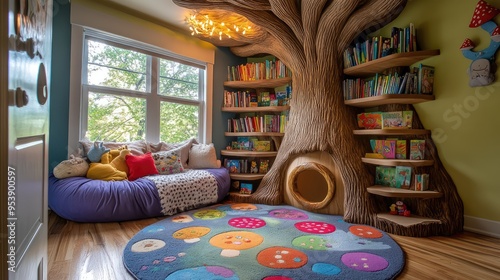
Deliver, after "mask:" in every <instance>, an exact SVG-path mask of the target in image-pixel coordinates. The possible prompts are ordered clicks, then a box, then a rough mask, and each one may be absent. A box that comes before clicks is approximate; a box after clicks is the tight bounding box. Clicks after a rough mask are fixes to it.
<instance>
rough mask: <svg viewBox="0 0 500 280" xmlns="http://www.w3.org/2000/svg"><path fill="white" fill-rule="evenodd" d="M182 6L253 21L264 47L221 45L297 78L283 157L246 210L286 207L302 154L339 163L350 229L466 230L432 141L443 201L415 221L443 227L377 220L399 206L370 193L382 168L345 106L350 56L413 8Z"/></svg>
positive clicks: (211, 2) (260, 1) (220, 1)
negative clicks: (264, 59)
mask: <svg viewBox="0 0 500 280" xmlns="http://www.w3.org/2000/svg"><path fill="white" fill-rule="evenodd" d="M174 3H176V4H177V5H179V6H182V7H185V8H192V9H203V10H210V9H218V10H227V11H231V12H233V13H237V14H240V15H242V16H244V17H246V18H247V19H248V20H250V21H251V22H252V23H253V24H255V25H257V26H259V27H260V30H261V32H264V34H259V36H254V38H259V39H258V40H257V39H254V38H242V39H241V40H240V42H238V43H235V42H234V40H231V41H229V40H221V41H218V44H217V45H219V46H231V51H232V52H233V53H235V54H236V55H239V56H243V57H247V56H252V55H256V54H262V53H267V54H271V55H274V56H275V57H277V58H278V59H280V60H281V61H283V62H284V63H285V64H286V65H287V66H288V67H289V68H290V69H291V71H292V73H293V77H292V81H293V86H292V87H293V93H292V100H291V109H290V116H289V121H288V124H287V128H286V134H285V136H284V137H283V141H282V143H281V146H280V149H279V151H278V155H277V157H276V159H275V161H274V164H273V165H272V167H271V169H270V170H269V172H268V173H267V174H266V176H265V177H264V178H263V179H262V181H261V184H260V186H259V187H258V188H257V190H256V192H255V193H254V194H253V195H252V196H251V197H249V198H243V199H241V200H242V201H241V202H255V203H264V204H280V203H283V192H284V189H283V188H284V187H285V185H286V174H287V167H288V165H289V163H290V162H291V160H293V158H295V157H297V156H300V155H301V154H305V153H309V152H315V151H324V152H327V153H329V154H330V155H331V156H332V159H333V161H334V162H335V164H336V165H337V166H338V168H339V171H340V174H341V176H342V180H343V182H344V186H343V187H344V192H345V202H344V218H345V220H346V221H347V222H352V223H361V224H369V225H373V226H377V227H379V228H381V229H383V230H386V231H388V232H393V233H397V234H402V235H409V236H426V235H436V234H452V233H454V232H457V231H461V230H462V227H463V205H462V201H461V199H460V197H459V196H458V193H457V191H456V188H455V185H454V183H453V181H452V180H451V178H450V176H449V175H448V173H447V172H446V170H445V169H444V167H443V165H442V164H441V162H440V161H439V157H438V154H437V152H436V148H435V145H434V143H433V142H432V139H431V138H430V137H427V139H426V140H427V143H428V149H429V153H430V156H431V158H432V159H434V160H435V165H434V166H433V167H432V168H431V169H432V171H430V177H431V178H432V179H431V180H432V182H433V186H434V187H435V189H436V190H437V191H440V192H442V193H443V197H442V198H440V199H428V200H425V201H424V200H421V199H420V200H418V201H416V199H413V200H415V201H411V203H410V204H412V207H415V208H414V209H415V213H418V214H419V215H423V216H427V217H435V218H436V219H440V220H441V221H442V223H441V224H436V225H432V226H429V225H419V226H413V227H408V228H405V227H402V226H400V225H397V224H394V223H392V222H387V221H384V220H382V219H378V218H377V215H376V214H377V213H378V212H386V211H388V206H389V205H390V204H391V203H390V201H388V200H387V199H385V198H382V197H377V196H375V195H372V194H369V193H368V192H367V190H366V188H367V187H368V186H371V185H373V181H374V179H373V175H374V172H373V170H374V168H372V169H371V172H370V167H367V166H366V165H365V164H364V163H362V161H361V157H362V156H363V155H364V154H365V152H366V151H367V144H366V143H367V142H368V139H367V138H364V137H359V136H354V135H353V130H354V129H356V128H357V123H356V114H357V113H359V110H358V109H355V108H351V107H349V106H346V105H344V100H343V93H342V81H343V79H344V75H343V52H344V50H345V49H346V48H347V47H348V45H349V44H351V43H352V42H353V41H354V40H355V39H356V38H358V36H360V34H362V33H363V32H365V31H366V30H376V29H379V28H381V27H382V26H383V25H385V24H387V23H388V22H390V21H392V20H393V19H394V18H396V17H397V16H398V15H399V14H400V13H401V11H402V10H403V8H404V6H405V5H406V0H302V1H299V0H268V1H264V0H250V1H248V0H191V1H190V0H174ZM202 39H203V38H202ZM214 41H216V40H211V41H210V42H212V43H214ZM411 108H413V107H411ZM414 115H415V116H416V117H415V124H416V125H417V126H420V127H422V125H421V123H420V120H419V119H418V116H417V114H416V112H414ZM244 200H246V201H244Z"/></svg>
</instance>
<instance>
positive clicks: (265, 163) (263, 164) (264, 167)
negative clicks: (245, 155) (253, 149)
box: [259, 159, 269, 174]
mask: <svg viewBox="0 0 500 280" xmlns="http://www.w3.org/2000/svg"><path fill="white" fill-rule="evenodd" d="M268 168H269V160H268V159H261V160H260V164H259V173H261V174H265V173H267V171H268Z"/></svg>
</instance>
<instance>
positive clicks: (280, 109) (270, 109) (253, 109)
mask: <svg viewBox="0 0 500 280" xmlns="http://www.w3.org/2000/svg"><path fill="white" fill-rule="evenodd" d="M288 110H290V106H289V105H286V106H260V107H222V112H230V113H256V112H284V111H288Z"/></svg>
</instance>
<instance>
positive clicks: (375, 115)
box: [358, 112, 382, 129]
mask: <svg viewBox="0 0 500 280" xmlns="http://www.w3.org/2000/svg"><path fill="white" fill-rule="evenodd" d="M358 126H359V127H360V128H365V129H380V128H382V113H380V112H372V113H361V114H358Z"/></svg>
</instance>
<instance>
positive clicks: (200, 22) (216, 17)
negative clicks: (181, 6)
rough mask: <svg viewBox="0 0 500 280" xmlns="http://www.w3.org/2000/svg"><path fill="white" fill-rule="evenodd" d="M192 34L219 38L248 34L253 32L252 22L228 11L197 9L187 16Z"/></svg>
mask: <svg viewBox="0 0 500 280" xmlns="http://www.w3.org/2000/svg"><path fill="white" fill-rule="evenodd" d="M186 23H187V24H188V25H189V30H191V35H193V36H195V35H201V36H207V37H215V36H217V37H219V40H223V39H226V38H228V39H231V38H236V37H238V36H247V35H249V34H250V33H251V32H252V27H251V25H250V22H249V21H248V20H247V19H246V18H244V17H242V16H239V15H236V14H229V13H228V12H225V11H224V12H222V11H217V12H213V11H211V12H210V13H209V12H201V11H196V12H194V13H192V14H190V15H189V16H188V17H187V18H186Z"/></svg>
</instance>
